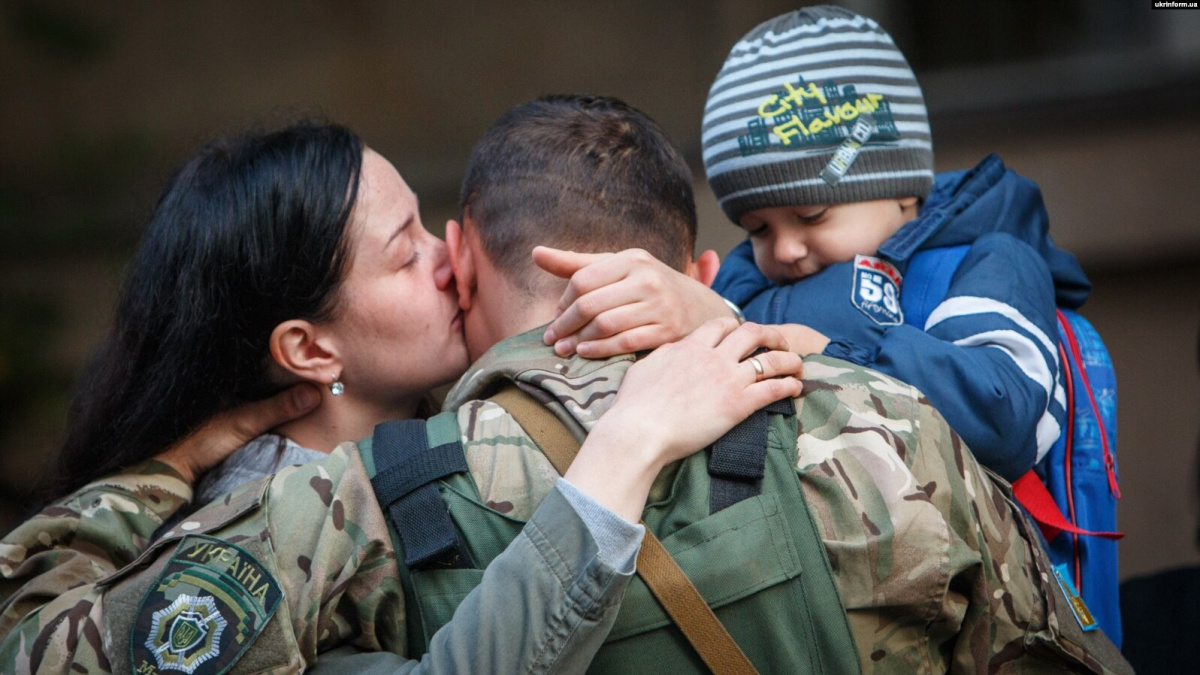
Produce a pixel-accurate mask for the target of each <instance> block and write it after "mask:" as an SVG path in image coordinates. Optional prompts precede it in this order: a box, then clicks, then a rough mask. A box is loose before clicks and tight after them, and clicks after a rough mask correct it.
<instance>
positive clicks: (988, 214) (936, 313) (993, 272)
mask: <svg viewBox="0 0 1200 675" xmlns="http://www.w3.org/2000/svg"><path fill="white" fill-rule="evenodd" d="M1048 227H1049V223H1048V217H1047V215H1046V209H1045V206H1044V204H1043V203H1042V194H1041V191H1040V190H1039V189H1038V187H1037V185H1036V184H1035V183H1034V182H1033V181H1031V180H1029V179H1027V178H1023V177H1021V176H1018V175H1017V174H1016V173H1014V172H1012V171H1010V170H1008V169H1006V168H1005V166H1004V163H1003V162H1001V161H1000V158H999V157H997V156H996V155H989V156H988V157H987V158H985V159H984V160H983V161H982V162H981V163H980V164H979V165H978V166H976V167H975V168H974V169H971V170H970V171H955V172H950V173H943V174H939V175H938V177H937V180H936V182H935V183H934V187H933V190H932V191H931V193H930V195H929V198H928V199H927V200H926V201H925V203H924V205H923V206H922V207H921V209H920V212H919V214H918V216H917V217H916V218H915V219H913V220H912V221H910V222H909V223H907V224H905V225H904V226H903V227H902V228H901V229H900V230H899V231H898V232H896V234H894V235H893V236H892V237H891V238H890V239H888V240H887V241H886V242H884V244H883V246H881V247H880V249H879V251H877V252H876V253H875V254H874V255H875V257H877V258H880V259H882V260H885V261H887V262H889V263H891V264H892V265H894V266H895V267H896V269H897V270H898V271H899V272H900V273H901V274H903V273H904V272H905V271H906V269H907V265H908V261H909V260H910V259H911V258H912V256H913V254H915V253H916V252H918V251H921V250H924V249H928V248H934V247H941V246H957V245H961V244H969V245H970V249H969V251H968V252H967V254H966V257H964V258H963V260H962V263H961V264H960V265H959V267H958V270H957V272H956V273H955V274H954V277H953V279H952V281H951V284H950V289H949V293H948V294H947V296H946V298H945V299H944V300H943V301H942V302H941V303H940V304H939V305H938V306H937V307H936V308H935V309H934V310H933V311H932V313H931V314H930V315H929V318H928V320H927V321H926V322H925V325H923V326H913V325H909V324H907V323H901V324H899V325H886V324H881V323H879V322H878V318H879V317H878V314H876V315H875V317H874V318H873V317H872V315H871V314H868V313H867V311H866V310H860V309H859V308H858V306H857V305H856V304H855V302H854V297H853V295H852V294H854V293H857V292H858V290H857V289H856V288H855V286H854V283H855V281H854V279H855V272H854V263H853V262H847V263H839V264H835V265H831V266H829V267H826V268H825V269H823V270H821V271H820V272H818V273H817V274H814V275H812V276H809V277H806V278H804V279H801V280H799V281H797V282H794V283H791V284H786V285H777V284H773V283H771V282H770V281H768V280H767V278H766V277H764V276H763V275H762V273H761V272H760V271H759V270H758V268H757V267H756V266H755V265H754V257H753V253H752V250H751V247H750V242H749V240H747V241H745V242H743V243H741V244H739V245H738V246H737V247H736V248H734V250H733V251H732V252H731V253H730V254H729V256H728V257H727V258H726V260H725V262H724V264H723V265H722V267H721V270H720V273H719V274H718V275H717V278H716V281H715V282H714V283H713V289H714V290H716V291H717V292H718V293H720V294H721V295H723V296H724V297H726V298H728V299H729V300H731V301H733V302H734V303H737V304H738V305H739V306H741V307H742V309H743V311H744V312H745V315H746V318H747V319H749V320H751V321H758V322H761V323H773V324H778V323H801V324H805V325H808V326H810V327H812V328H814V329H816V330H818V331H820V332H821V333H823V334H825V335H826V336H828V337H829V338H830V343H829V346H828V347H826V349H825V354H827V355H829V356H835V357H838V358H842V359H845V360H847V361H852V362H854V363H857V364H860V365H864V366H868V367H870V368H874V369H876V370H879V371H882V372H884V373H887V374H889V375H892V376H893V377H896V378H897V379H900V380H902V381H904V382H907V383H909V384H912V385H914V386H916V387H917V388H918V389H920V390H921V391H922V392H924V393H925V395H926V396H928V397H929V400H930V401H931V402H932V403H933V404H934V405H935V406H936V407H937V408H938V410H940V411H941V413H942V414H943V415H944V416H945V417H946V420H947V421H948V422H949V423H950V426H951V427H953V428H954V429H955V430H956V431H957V432H958V433H959V435H960V436H962V438H963V440H964V441H966V443H967V445H968V446H969V447H970V448H971V450H972V451H973V452H974V453H975V456H976V457H977V458H978V459H979V461H980V462H981V463H983V464H984V465H985V466H988V467H990V468H991V469H992V470H994V471H996V472H997V473H999V474H1000V475H1002V476H1004V477H1005V478H1008V479H1009V480H1015V479H1016V478H1019V477H1020V476H1021V475H1022V474H1024V473H1025V472H1026V471H1028V470H1029V469H1030V468H1032V466H1033V465H1034V463H1035V461H1036V460H1038V459H1040V458H1041V456H1042V455H1043V454H1044V453H1045V452H1046V451H1047V450H1049V448H1050V446H1051V445H1052V444H1053V443H1054V441H1055V439H1057V438H1058V436H1059V433H1060V430H1061V429H1062V425H1063V421H1064V419H1065V414H1066V413H1065V405H1066V397H1065V395H1064V393H1063V388H1062V383H1061V378H1060V374H1059V366H1058V347H1057V343H1058V331H1057V328H1056V325H1055V321H1056V319H1055V306H1056V305H1061V306H1063V307H1070V308H1077V307H1079V306H1080V305H1082V304H1083V302H1084V301H1085V300H1086V299H1087V296H1088V294H1089V293H1090V292H1091V284H1090V283H1089V282H1088V280H1087V276H1086V275H1084V273H1083V270H1082V269H1081V268H1080V266H1079V263H1078V262H1077V261H1076V260H1075V256H1073V255H1071V254H1070V253H1067V252H1066V251H1062V250H1060V249H1058V248H1056V247H1055V246H1054V243H1053V241H1051V239H1050V235H1049V233H1048ZM900 292H901V293H903V282H902V283H901V288H900ZM859 304H861V303H859Z"/></svg>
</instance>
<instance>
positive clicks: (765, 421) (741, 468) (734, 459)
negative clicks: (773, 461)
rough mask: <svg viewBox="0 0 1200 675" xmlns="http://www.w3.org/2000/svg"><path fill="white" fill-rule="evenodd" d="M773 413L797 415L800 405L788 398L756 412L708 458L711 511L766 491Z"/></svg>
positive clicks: (709, 510) (714, 445)
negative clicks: (766, 468)
mask: <svg viewBox="0 0 1200 675" xmlns="http://www.w3.org/2000/svg"><path fill="white" fill-rule="evenodd" d="M770 413H777V414H781V415H795V414H796V404H795V403H793V402H792V399H790V398H785V399H782V400H779V401H775V402H774V403H771V404H770V405H767V406H766V407H764V408H762V409H761V410H758V411H755V412H754V413H753V414H752V415H750V416H749V417H747V418H746V419H745V420H743V421H742V422H741V424H738V425H737V426H736V427H734V428H732V429H730V430H729V432H728V433H726V434H725V435H724V436H722V437H720V438H718V439H717V442H716V443H713V446H712V453H711V454H710V455H709V457H708V475H709V476H711V477H712V483H711V486H710V488H709V501H708V512H709V513H710V514H712V513H716V512H718V511H720V510H722V509H724V508H727V507H729V506H733V505H734V504H737V503H738V502H740V501H742V500H743V499H746V498H748V497H753V496H755V495H758V494H760V493H761V492H762V477H763V469H764V467H765V466H766V463H767V430H768V429H769V428H770V426H771V418H770Z"/></svg>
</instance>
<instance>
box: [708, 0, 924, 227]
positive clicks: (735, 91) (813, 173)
mask: <svg viewBox="0 0 1200 675" xmlns="http://www.w3.org/2000/svg"><path fill="white" fill-rule="evenodd" d="M701 134H702V140H701V142H702V144H703V150H704V168H705V170H706V171H707V173H708V182H709V185H711V186H712V189H713V192H714V193H716V196H717V201H718V202H720V204H721V208H722V209H723V210H724V211H725V214H726V215H727V216H729V218H730V219H731V220H732V221H733V222H734V223H737V222H738V221H739V220H740V218H741V217H742V215H743V214H745V213H747V212H749V211H753V210H755V209H761V208H767V207H774V206H790V205H806V204H839V203H844V202H859V201H869V200H873V199H890V198H901V197H912V196H916V197H921V198H924V197H926V196H927V195H928V194H929V189H930V187H931V186H932V185H933V143H932V138H931V136H930V132H929V118H928V116H927V114H926V112H925V100H924V98H923V97H922V96H921V87H920V86H919V85H918V84H917V80H916V77H915V76H914V75H913V72H912V69H911V68H910V67H909V66H908V62H907V61H906V60H905V59H904V55H903V54H901V53H900V50H899V49H897V48H896V45H895V43H893V42H892V38H891V36H890V35H888V34H887V33H886V32H884V30H883V29H882V28H880V27H879V24H877V23H875V22H874V21H872V20H871V19H868V18H866V17H864V16H859V15H858V14H855V13H854V12H851V11H849V10H846V9H842V8H840V7H827V6H826V7H809V8H806V9H801V10H798V11H795V12H790V13H788V14H784V15H783V16H779V17H776V18H774V19H771V20H770V21H767V22H765V23H762V24H760V25H759V26H758V27H756V28H755V29H754V30H752V31H750V32H749V33H747V34H746V36H745V37H744V38H742V39H741V41H739V42H738V43H737V44H735V45H734V46H733V49H732V50H731V51H730V52H729V57H728V58H727V59H725V65H724V66H722V68H721V72H720V73H718V74H717V79H716V81H715V82H713V85H712V89H710V90H709V92H708V102H707V104H706V105H705V107H704V126H703V129H702V132H701Z"/></svg>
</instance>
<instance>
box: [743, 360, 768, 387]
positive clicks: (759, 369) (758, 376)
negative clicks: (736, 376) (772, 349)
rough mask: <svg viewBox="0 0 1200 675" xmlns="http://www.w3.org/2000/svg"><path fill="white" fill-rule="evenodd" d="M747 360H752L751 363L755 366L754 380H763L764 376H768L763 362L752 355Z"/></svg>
mask: <svg viewBox="0 0 1200 675" xmlns="http://www.w3.org/2000/svg"><path fill="white" fill-rule="evenodd" d="M747 360H748V361H749V362H750V365H752V366H754V373H755V377H754V381H755V382H762V381H763V378H764V377H766V373H765V372H764V371H763V366H762V363H761V362H760V361H759V360H758V359H757V358H755V357H753V356H751V357H750V358H749V359H747Z"/></svg>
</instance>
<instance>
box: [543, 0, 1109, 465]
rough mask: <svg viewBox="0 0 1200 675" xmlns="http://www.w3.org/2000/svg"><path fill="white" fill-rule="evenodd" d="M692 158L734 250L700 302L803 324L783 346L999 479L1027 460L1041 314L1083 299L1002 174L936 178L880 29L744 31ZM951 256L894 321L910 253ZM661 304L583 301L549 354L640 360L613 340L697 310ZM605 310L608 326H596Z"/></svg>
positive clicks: (1039, 405) (622, 296) (619, 296)
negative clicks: (716, 296) (897, 386)
mask: <svg viewBox="0 0 1200 675" xmlns="http://www.w3.org/2000/svg"><path fill="white" fill-rule="evenodd" d="M703 146H704V164H705V168H706V169H707V172H708V180H709V183H710V184H711V185H712V188H713V191H714V192H715V193H716V196H717V199H718V201H719V202H720V204H721V207H722V209H724V211H725V213H726V215H728V216H729V218H730V220H732V221H733V222H734V223H736V224H738V225H739V226H741V227H742V228H744V229H745V230H746V231H747V232H748V233H749V241H747V242H744V243H743V244H741V245H739V246H738V247H737V248H735V249H734V250H733V252H732V253H731V254H730V255H729V256H728V258H727V259H726V261H725V263H724V265H723V266H722V267H721V270H720V273H719V274H718V275H717V278H716V281H715V282H714V285H713V289H714V290H716V291H717V292H719V293H720V294H721V295H722V296H724V297H725V298H727V299H728V300H730V301H731V302H733V303H735V304H736V305H738V306H740V307H741V309H742V311H743V312H744V314H745V318H747V319H749V320H752V321H757V322H760V323H770V324H803V325H804V326H807V327H808V329H804V328H802V327H800V326H797V327H794V330H793V331H792V332H791V333H790V334H789V338H790V339H792V342H793V345H792V348H793V349H794V350H796V351H799V352H801V353H811V352H823V353H825V354H827V355H830V356H836V357H839V358H842V359H845V360H848V361H852V362H854V363H858V364H860V365H864V366H869V367H871V368H874V369H876V370H880V371H882V372H884V373H887V374H889V375H893V376H895V377H897V378H898V379H900V380H903V381H905V382H908V383H910V384H912V385H914V386H916V387H917V388H919V389H920V390H921V391H922V392H924V393H925V395H926V396H928V397H929V400H930V401H932V402H933V404H934V405H935V406H936V407H937V408H938V409H939V411H941V413H942V414H943V415H944V416H945V417H946V419H947V420H948V421H949V422H950V425H951V426H952V427H953V428H954V429H955V430H956V431H958V432H959V434H960V435H961V436H962V437H963V439H964V440H965V441H966V442H967V445H968V446H969V447H970V448H971V450H972V451H973V452H974V453H975V455H976V457H977V458H978V459H979V460H980V462H981V463H982V464H984V465H985V466H988V467H990V468H992V469H993V470H995V471H996V472H998V473H999V474H1000V475H1002V476H1004V477H1005V478H1007V479H1009V480H1015V479H1017V478H1019V477H1020V476H1022V475H1023V474H1024V473H1025V472H1026V471H1028V470H1029V469H1030V468H1031V467H1032V466H1033V465H1034V463H1035V462H1036V461H1037V460H1038V459H1040V458H1041V457H1042V455H1043V454H1044V453H1045V452H1046V451H1047V450H1048V449H1049V448H1050V446H1051V445H1052V444H1053V443H1054V441H1055V440H1056V439H1057V438H1058V436H1059V433H1060V430H1061V428H1062V425H1063V422H1064V419H1065V396H1064V393H1063V388H1062V385H1061V382H1060V376H1059V363H1058V352H1057V336H1058V332H1057V329H1056V326H1055V321H1056V319H1055V306H1056V305H1061V306H1064V307H1078V306H1079V305H1081V304H1083V302H1084V300H1086V299H1087V296H1088V293H1089V291H1090V284H1089V283H1088V281H1087V277H1086V276H1085V275H1084V274H1083V271H1082V269H1080V267H1079V265H1078V263H1077V262H1076V261H1075V258H1074V256H1072V255H1070V254H1069V253H1066V252H1064V251H1061V250H1059V249H1057V248H1055V247H1054V244H1053V243H1052V242H1051V240H1050V237H1049V235H1048V234H1047V227H1048V223H1047V216H1046V211H1045V208H1044V207H1043V204H1042V197H1041V193H1040V191H1039V190H1038V188H1037V186H1036V185H1035V184H1034V183H1033V182H1032V181H1029V180H1027V179H1025V178H1022V177H1020V176H1018V175H1016V174H1015V173H1013V172H1012V171H1009V170H1006V169H1005V167H1004V165H1003V164H1002V163H1001V162H1000V160H999V158H997V157H995V156H990V157H988V158H986V159H985V160H984V161H983V162H982V163H980V164H979V166H977V167H975V168H974V169H972V170H970V171H966V172H956V173H948V174H942V175H940V176H937V177H936V178H935V176H934V172H933V150H932V143H931V139H930V129H929V122H928V118H927V116H926V112H925V105H924V100H923V98H922V95H921V89H920V87H919V86H918V85H917V82H916V79H915V77H914V75H913V72H912V70H911V69H910V68H909V66H908V63H907V62H906V61H905V59H904V55H903V54H901V53H900V51H899V50H898V49H897V48H896V46H895V44H894V43H893V42H892V39H891V37H890V36H889V35H888V34H887V33H886V32H884V31H883V29H881V28H880V27H879V25H878V24H876V23H875V22H874V21H872V20H871V19H868V18H866V17H863V16H859V15H857V14H855V13H853V12H850V11H848V10H845V9H841V8H835V7H813V8H807V9H803V10H799V11H795V12H791V13H789V14H785V15H783V16H780V17H777V18H775V19H772V20H770V21H767V22H765V23H763V24H761V25H759V26H758V27H756V28H755V29H754V30H752V31H750V33H748V34H747V35H746V36H745V37H744V38H743V39H742V40H741V41H739V42H738V43H737V44H736V45H734V47H733V49H732V51H731V52H730V54H729V57H728V59H727V60H726V62H725V65H724V67H723V68H722V69H721V72H720V73H719V74H718V75H717V78H716V81H715V82H714V83H713V86H712V89H711V91H710V92H709V97H708V103H707V105H706V107H705V114H704V127H703ZM964 244H966V245H969V246H970V248H969V250H968V251H967V253H966V255H965V257H963V258H962V261H961V263H960V264H959V266H958V268H957V271H956V272H955V273H954V275H953V278H952V281H951V282H950V286H949V289H948V292H947V293H946V294H945V297H944V299H943V300H942V301H941V302H940V304H938V305H937V306H936V308H934V309H933V311H932V312H930V313H929V316H928V317H926V318H924V319H921V318H919V317H916V316H908V317H906V316H904V312H903V309H902V306H901V305H902V303H901V300H902V299H904V300H910V299H911V296H912V295H913V294H914V293H915V292H916V289H909V290H910V293H909V295H910V297H908V298H903V297H902V293H903V290H902V289H905V288H906V287H905V286H904V285H903V284H904V281H903V276H904V275H905V274H906V273H907V272H909V263H910V262H911V260H912V257H913V255H914V254H916V253H918V252H920V251H923V250H926V249H931V248H936V247H946V246H957V245H964ZM542 255H543V257H545V252H543V253H542ZM626 263H628V261H626ZM600 267H602V266H597V268H600ZM629 267H636V266H635V265H626V266H625V267H620V266H618V265H617V264H616V263H615V262H614V263H613V264H612V265H610V268H611V269H612V271H611V273H610V274H608V275H607V276H605V275H604V274H600V273H598V272H596V271H595V270H593V271H591V272H585V275H590V276H587V277H586V280H581V277H580V276H577V277H576V278H575V279H573V280H572V285H571V287H570V289H569V290H568V295H567V296H566V297H564V301H563V303H562V305H561V306H562V307H564V308H567V307H568V305H571V304H572V301H574V300H575V299H576V298H581V297H582V296H583V295H584V294H585V293H588V292H590V291H593V290H596V289H601V288H602V287H603V286H604V285H605V284H613V283H615V282H616V280H617V279H624V278H628V277H630V276H632V275H631V273H630V272H629V269H628V268H629ZM570 271H571V270H570V268H563V269H562V270H561V271H560V274H562V275H563V276H569V272H570ZM916 276H917V275H914V278H916ZM652 283H653V284H654V285H655V288H656V289H657V288H661V287H662V285H663V282H662V281H661V280H659V281H655V282H652ZM650 285H651V283H647V284H645V285H644V287H646V288H649V286H650ZM675 293H676V297H675V300H674V301H673V302H668V303H662V304H660V305H658V306H657V307H654V308H653V309H642V310H641V315H642V316H647V315H648V316H650V317H651V318H648V319H641V318H638V319H634V318H631V317H632V316H633V315H634V314H635V312H634V310H633V309H630V308H628V307H627V308H625V309H615V308H616V307H617V306H618V305H620V304H621V302H629V301H630V300H631V298H633V297H634V296H635V295H636V293H634V292H633V291H621V292H619V291H616V290H614V289H613V288H612V287H610V288H609V289H608V290H600V291H599V292H597V293H592V295H591V297H590V298H589V299H588V303H587V304H588V305H589V308H588V309H580V306H581V305H583V304H584V303H576V304H575V306H572V307H570V308H568V309H567V311H566V313H565V314H564V316H563V317H560V319H559V320H557V321H555V323H554V324H552V325H551V327H550V328H551V330H550V331H549V334H548V336H547V337H548V339H550V340H554V341H561V347H562V350H570V349H574V348H575V347H576V345H578V346H579V349H580V352H581V353H582V354H584V355H585V356H591V355H600V354H602V353H604V352H605V349H597V348H596V345H598V344H599V343H592V344H588V343H587V340H589V339H593V338H595V337H600V336H604V335H612V334H615V333H619V332H621V330H626V329H627V330H626V333H625V335H626V336H627V337H626V339H627V342H625V343H623V344H622V346H623V347H624V348H626V349H629V348H639V347H638V344H637V343H636V341H635V340H632V341H631V340H630V338H629V337H628V336H635V335H638V334H639V331H640V334H642V335H646V334H649V333H651V332H652V331H650V329H649V328H648V327H647V326H639V325H638V323H639V322H641V323H659V324H661V323H666V322H667V320H666V319H664V318H662V315H663V314H666V313H671V312H674V311H679V310H676V309H675V308H687V307H693V308H694V307H696V306H698V303H697V302H693V301H692V300H690V298H697V299H698V298H699V296H697V294H696V291H695V290H694V289H687V290H684V291H675ZM602 295H603V296H604V297H603V298H602V297H601V296H602ZM647 295H649V293H643V294H642V298H643V299H644V298H645V297H646V296H647ZM660 295H661V293H660ZM685 298H687V299H685ZM708 307H710V308H711V302H709V304H708ZM606 308H614V311H611V312H609V315H608V317H607V318H606V320H605V321H600V320H596V319H595V317H596V316H597V315H599V314H600V313H601V312H602V311H603V310H605V309H606ZM710 311H711V310H710ZM910 314H915V313H914V312H910ZM701 318H706V317H701ZM589 320H591V321H592V327H590V328H585V329H583V330H579V328H580V327H581V326H583V324H584V323H587V322H588V321H589ZM693 321H695V319H693ZM687 322H688V321H687V320H686V319H679V320H678V323H679V324H680V325H684V326H686V325H687ZM596 326H599V328H596ZM577 330H578V331H579V332H578V334H575V335H573V336H571V337H568V338H566V339H564V336H568V335H570V334H572V333H575V331H577ZM589 330H590V331H591V333H590V334H589ZM666 332H669V331H666ZM792 336H795V338H792ZM610 344H611V342H610ZM588 347H591V348H592V351H591V353H589V352H587V351H585V348H588ZM609 351H611V349H609Z"/></svg>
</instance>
